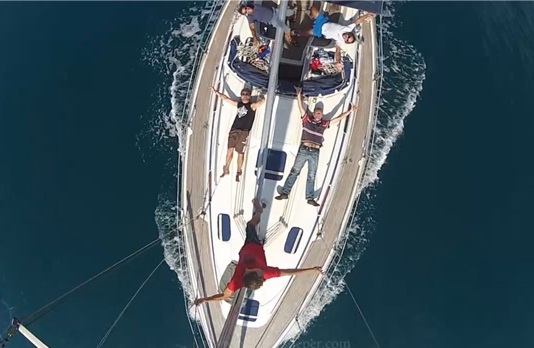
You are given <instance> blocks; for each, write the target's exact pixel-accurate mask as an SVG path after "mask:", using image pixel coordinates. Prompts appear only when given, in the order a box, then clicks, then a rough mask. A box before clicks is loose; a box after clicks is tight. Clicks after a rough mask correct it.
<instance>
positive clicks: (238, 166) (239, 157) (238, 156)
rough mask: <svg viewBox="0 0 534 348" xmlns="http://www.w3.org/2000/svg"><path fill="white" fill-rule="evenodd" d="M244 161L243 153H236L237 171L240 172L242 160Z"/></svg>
mask: <svg viewBox="0 0 534 348" xmlns="http://www.w3.org/2000/svg"><path fill="white" fill-rule="evenodd" d="M244 161H245V154H242V153H238V154H237V173H238V174H240V173H242V169H243V162H244Z"/></svg>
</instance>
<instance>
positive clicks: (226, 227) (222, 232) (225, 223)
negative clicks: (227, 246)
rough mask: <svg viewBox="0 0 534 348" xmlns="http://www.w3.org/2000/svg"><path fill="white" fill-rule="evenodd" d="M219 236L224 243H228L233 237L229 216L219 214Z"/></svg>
mask: <svg viewBox="0 0 534 348" xmlns="http://www.w3.org/2000/svg"><path fill="white" fill-rule="evenodd" d="M217 229H218V232H217V235H218V237H219V239H220V240H222V241H223V242H228V241H229V240H230V237H232V230H231V225H230V216H228V214H219V216H218V217H217Z"/></svg>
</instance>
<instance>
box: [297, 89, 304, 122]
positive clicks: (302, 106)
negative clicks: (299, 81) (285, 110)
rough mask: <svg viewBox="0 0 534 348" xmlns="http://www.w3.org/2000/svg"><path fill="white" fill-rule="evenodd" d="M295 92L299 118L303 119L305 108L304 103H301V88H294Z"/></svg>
mask: <svg viewBox="0 0 534 348" xmlns="http://www.w3.org/2000/svg"><path fill="white" fill-rule="evenodd" d="M295 91H296V92H297V104H298V105H299V110H300V117H303V116H304V114H305V113H306V108H304V103H303V102H302V87H295Z"/></svg>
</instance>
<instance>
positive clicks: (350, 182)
mask: <svg viewBox="0 0 534 348" xmlns="http://www.w3.org/2000/svg"><path fill="white" fill-rule="evenodd" d="M234 9H235V6H233V5H230V6H227V7H226V8H225V10H224V11H223V13H222V14H221V19H220V24H219V27H220V28H228V27H229V26H230V24H231V22H232V20H233V18H234ZM374 30H375V29H374V22H372V23H367V22H366V23H364V24H363V25H362V32H363V36H364V38H365V39H366V41H367V44H365V45H363V46H362V50H361V57H360V63H359V71H358V75H359V88H360V90H359V103H358V104H359V109H358V111H357V115H356V117H351V122H354V123H355V124H354V129H353V131H352V133H351V134H350V139H349V140H348V141H349V145H348V149H347V153H346V158H345V159H344V161H343V162H342V164H341V165H340V168H339V169H338V174H337V175H338V176H339V178H340V182H342V183H343V184H338V185H336V187H334V188H333V189H332V191H331V192H330V193H329V194H330V196H331V198H332V200H333V201H335V202H336V207H331V208H330V209H329V210H328V213H327V214H326V215H325V216H324V217H323V218H324V220H323V223H322V232H323V237H322V238H320V239H317V240H316V241H315V242H313V243H312V245H311V246H310V251H309V252H308V253H307V254H306V257H305V258H304V260H303V263H302V264H300V265H299V267H311V266H317V265H323V264H324V263H325V262H326V261H327V260H329V258H331V256H332V249H333V247H334V245H335V243H336V242H337V240H338V237H339V234H338V231H340V230H342V229H343V228H345V226H344V225H345V224H346V222H347V219H348V217H349V214H350V210H351V209H349V208H350V207H351V206H352V204H353V199H354V198H355V197H354V192H355V191H354V190H355V189H356V188H358V186H359V185H360V183H361V178H362V176H363V172H364V168H365V158H364V155H365V147H366V144H367V141H368V139H367V137H368V136H369V135H370V129H369V127H372V124H373V122H370V118H372V117H373V115H374V110H375V105H374V103H375V96H376V83H375V82H374V81H373V77H374V73H375V71H374V69H375V56H376V53H375V52H373V50H374V49H376V46H375V45H374V44H373V43H374V41H373V40H376V39H375V34H374ZM226 35H227V32H226V31H225V30H219V31H216V32H214V37H213V39H212V43H211V45H210V46H209V54H208V55H207V58H206V61H205V63H204V69H201V70H200V72H199V73H201V74H202V76H199V77H197V79H198V81H199V85H198V91H199V93H198V95H196V96H194V98H195V99H194V103H193V107H194V110H195V111H194V113H195V115H194V117H193V118H192V122H191V124H190V130H189V135H188V136H189V139H188V147H187V154H186V158H185V161H186V162H187V163H186V166H184V168H187V172H186V173H184V181H185V182H184V184H185V185H184V187H185V188H186V191H185V192H184V193H183V197H184V198H183V199H184V200H185V202H184V205H183V211H184V216H183V220H184V221H185V222H187V221H190V220H192V219H194V218H195V217H197V216H198V214H199V213H200V212H201V211H203V210H204V209H205V208H206V202H207V201H206V192H209V190H210V188H209V187H208V182H210V180H209V179H208V175H211V174H209V173H208V172H209V170H208V164H207V162H208V161H207V159H206V158H204V157H205V154H206V146H207V144H208V143H209V136H210V133H209V130H208V127H206V124H208V119H209V117H210V115H211V113H212V110H211V108H210V103H209V102H206V94H207V93H209V92H208V91H209V87H210V86H211V85H212V84H213V81H214V79H215V77H216V75H217V72H218V69H219V67H218V66H217V65H218V64H219V60H220V57H221V55H222V54H223V51H224V50H225V48H226V47H225V44H226V41H227V38H226ZM200 173H205V174H204V175H199V174H200ZM356 173H357V174H356ZM330 231H331V232H332V233H330ZM185 233H186V239H187V241H188V245H189V249H188V250H187V252H188V256H189V260H191V261H189V262H190V265H189V267H190V270H195V272H194V273H193V274H197V277H196V279H193V282H194V285H195V286H196V288H197V289H199V293H198V294H196V295H197V296H202V297H203V296H207V295H212V294H215V293H217V292H218V280H217V279H215V277H214V274H215V272H214V268H213V263H212V253H211V252H209V246H210V233H209V227H208V223H207V222H206V221H205V220H203V219H196V220H194V222H193V223H192V224H191V225H189V226H187V227H186V228H185ZM236 257H237V255H236ZM267 258H269V256H268V255H267ZM191 263H192V264H191ZM316 280H317V276H306V277H294V279H293V283H292V286H291V287H290V288H289V290H288V292H287V295H286V296H285V297H284V299H283V301H282V303H281V304H280V306H279V307H278V309H277V310H276V313H274V314H273V315H272V317H271V319H270V320H269V322H268V323H267V324H266V325H265V326H263V327H261V328H246V327H242V326H238V327H236V330H235V334H234V336H233V340H232V344H231V346H232V347H269V348H271V347H274V346H275V345H276V344H278V343H279V342H278V339H279V337H281V336H284V333H286V332H287V330H288V328H290V327H291V326H292V325H293V324H294V319H295V316H296V315H297V313H298V312H299V311H300V310H301V308H302V305H303V302H304V301H305V299H306V294H308V293H309V292H310V291H313V289H314V287H315V286H316V285H317V282H316ZM266 286H268V284H267V285H266ZM197 310H198V311H205V312H204V313H203V316H204V318H205V319H206V320H205V321H204V323H208V324H209V329H208V332H206V335H207V336H208V337H209V338H208V339H209V340H210V341H212V340H213V341H216V340H217V338H218V337H219V335H220V333H221V330H222V328H223V326H224V320H225V318H224V316H223V313H222V311H221V305H220V304H219V303H213V302H212V303H209V304H203V305H202V306H201V307H198V309H197ZM267 331H268V332H269V334H268V335H266V334H265V332H267Z"/></svg>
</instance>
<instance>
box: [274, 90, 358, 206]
mask: <svg viewBox="0 0 534 348" xmlns="http://www.w3.org/2000/svg"><path fill="white" fill-rule="evenodd" d="M295 90H296V92H297V102H298V105H299V110H300V114H301V115H302V116H301V118H302V136H301V138H300V139H301V140H300V147H299V151H298V152H297V157H296V158H295V164H293V168H291V171H290V172H289V175H288V177H287V179H286V182H285V183H284V187H283V188H282V192H281V193H280V195H278V196H276V197H275V199H278V200H282V199H288V197H289V193H290V192H291V189H292V188H293V185H295V182H296V181H297V177H298V176H299V174H300V171H301V169H302V167H304V164H306V162H308V178H307V180H306V200H307V201H308V204H310V205H313V206H314V207H318V206H319V203H317V202H316V201H315V174H317V164H318V163H319V149H320V148H321V147H322V146H323V141H324V137H323V133H324V131H325V130H326V129H327V128H328V127H330V124H332V123H334V122H337V121H341V120H342V119H344V118H345V117H347V116H349V115H350V114H351V113H352V112H354V111H356V110H357V109H358V107H357V106H356V105H352V106H351V108H350V109H349V111H346V112H344V113H342V114H340V115H338V116H336V117H334V118H332V119H331V120H329V121H327V120H324V119H323V116H324V114H323V108H322V104H319V103H318V104H316V106H315V109H314V110H313V113H312V112H311V111H310V110H309V109H308V108H307V107H306V108H304V104H303V103H302V88H301V87H295Z"/></svg>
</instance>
